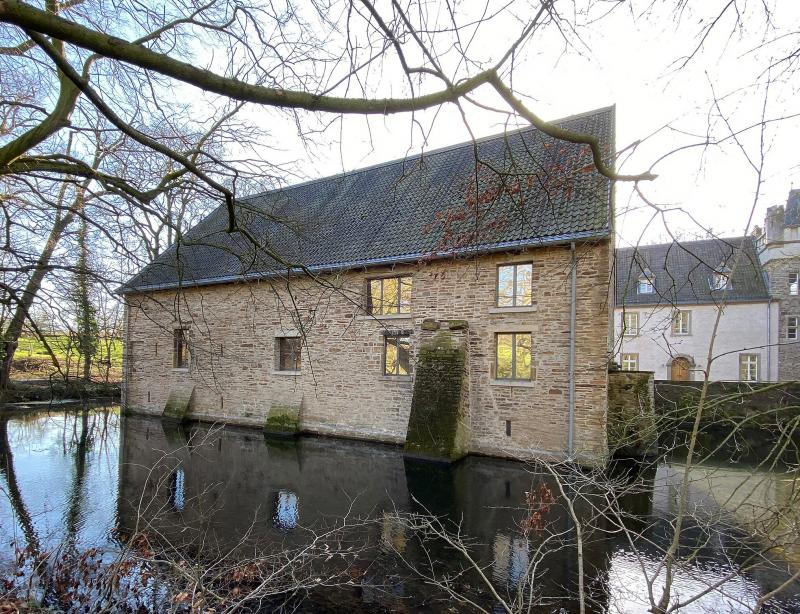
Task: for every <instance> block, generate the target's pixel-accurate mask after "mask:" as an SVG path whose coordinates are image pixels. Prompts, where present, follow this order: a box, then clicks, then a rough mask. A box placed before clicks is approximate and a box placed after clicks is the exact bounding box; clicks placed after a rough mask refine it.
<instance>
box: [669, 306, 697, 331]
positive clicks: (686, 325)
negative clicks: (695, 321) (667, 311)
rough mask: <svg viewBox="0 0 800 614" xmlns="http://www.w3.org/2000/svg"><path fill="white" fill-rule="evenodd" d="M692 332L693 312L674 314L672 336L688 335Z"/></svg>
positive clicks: (677, 312)
mask: <svg viewBox="0 0 800 614" xmlns="http://www.w3.org/2000/svg"><path fill="white" fill-rule="evenodd" d="M691 332H692V312H691V311H675V312H673V314H672V334H673V335H688V334H690V333H691Z"/></svg>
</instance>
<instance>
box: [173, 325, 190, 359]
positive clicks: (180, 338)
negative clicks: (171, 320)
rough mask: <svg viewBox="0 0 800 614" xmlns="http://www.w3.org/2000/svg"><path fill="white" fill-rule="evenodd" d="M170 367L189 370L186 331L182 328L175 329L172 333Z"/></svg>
mask: <svg viewBox="0 0 800 614" xmlns="http://www.w3.org/2000/svg"><path fill="white" fill-rule="evenodd" d="M172 367H173V368H175V369H188V368H189V347H188V344H187V343H186V331H185V330H184V329H182V328H176V329H175V330H174V331H173V333H172Z"/></svg>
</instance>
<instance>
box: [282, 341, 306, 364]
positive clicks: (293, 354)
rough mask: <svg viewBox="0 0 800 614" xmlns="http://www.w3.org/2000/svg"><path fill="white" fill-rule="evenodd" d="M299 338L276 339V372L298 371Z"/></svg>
mask: <svg viewBox="0 0 800 614" xmlns="http://www.w3.org/2000/svg"><path fill="white" fill-rule="evenodd" d="M302 349H303V344H302V340H301V338H300V337H278V371H300V356H301V354H302Z"/></svg>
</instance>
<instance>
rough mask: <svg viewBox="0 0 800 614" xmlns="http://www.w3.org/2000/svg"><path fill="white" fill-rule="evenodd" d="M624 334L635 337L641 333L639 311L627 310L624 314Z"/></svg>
mask: <svg viewBox="0 0 800 614" xmlns="http://www.w3.org/2000/svg"><path fill="white" fill-rule="evenodd" d="M622 334H623V335H625V336H626V337H635V336H636V335H638V334H639V312H637V311H626V312H625V314H624V315H623V316H622Z"/></svg>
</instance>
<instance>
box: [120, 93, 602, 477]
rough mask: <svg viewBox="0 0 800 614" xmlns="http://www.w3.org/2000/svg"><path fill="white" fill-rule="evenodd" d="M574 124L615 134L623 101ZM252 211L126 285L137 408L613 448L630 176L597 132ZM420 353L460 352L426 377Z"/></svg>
mask: <svg viewBox="0 0 800 614" xmlns="http://www.w3.org/2000/svg"><path fill="white" fill-rule="evenodd" d="M560 124H561V125H562V126H564V127H566V128H568V129H571V130H575V131H580V132H582V133H588V134H590V135H594V136H595V137H596V138H597V139H598V140H599V143H600V145H601V149H602V151H606V152H613V151H614V109H613V108H605V109H600V110H597V111H593V112H590V113H586V114H582V115H577V116H573V117H570V118H567V119H564V120H561V121H560ZM235 214H236V221H237V224H238V228H239V230H237V231H234V232H229V231H228V226H229V218H228V213H227V211H226V208H225V207H224V206H222V207H220V208H219V209H217V210H215V211H214V212H213V213H211V214H210V215H209V216H208V217H207V218H206V219H204V220H203V221H202V222H200V223H199V224H198V225H197V226H196V227H194V228H193V229H192V230H190V231H189V232H188V233H186V234H185V235H184V236H183V237H182V239H181V240H180V242H179V243H178V244H176V245H173V246H172V247H170V248H169V249H168V250H166V251H165V252H164V253H163V254H162V255H161V256H160V257H159V258H157V259H156V260H155V261H154V262H153V263H152V264H150V265H148V266H147V267H146V268H145V269H144V270H143V271H141V272H140V273H139V274H138V275H136V276H135V277H134V278H132V279H131V280H130V281H129V282H128V283H127V284H126V286H125V287H124V288H123V293H124V295H125V299H126V348H127V350H126V364H125V392H124V403H125V405H126V407H127V408H128V409H129V410H132V411H138V412H144V413H149V414H158V415H160V414H162V413H163V412H164V411H165V408H166V409H167V411H170V408H172V407H173V406H177V405H180V406H182V407H184V408H185V409H188V414H187V415H188V416H189V417H191V418H194V419H200V420H207V421H223V422H227V423H238V424H245V425H253V426H263V425H264V424H265V422H266V421H267V420H268V418H269V420H272V419H273V418H275V421H276V422H279V421H280V420H282V419H283V418H284V417H285V418H286V420H287V425H288V423H289V422H292V421H293V420H295V419H296V420H299V429H300V430H302V431H304V432H313V433H322V434H330V435H338V436H345V437H353V438H363V439H373V440H381V441H387V442H396V443H402V442H404V441H405V440H406V434H407V432H408V429H409V422H410V420H412V419H413V418H414V416H415V415H416V416H418V417H419V415H422V419H418V420H417V421H416V423H415V424H417V425H418V426H419V425H420V424H422V425H423V426H424V425H426V424H427V425H431V426H432V427H433V426H434V425H435V424H436V423H437V421H439V420H440V419H441V418H442V412H444V413H445V414H447V416H446V417H447V419H448V420H449V419H450V418H452V420H451V422H449V423H448V428H449V429H451V431H452V432H453V433H457V435H453V439H457V440H458V441H457V442H456V443H453V442H451V446H455V448H457V449H455V452H453V453H452V454H449V455H448V456H449V457H454V456H458V455H460V454H463V453H467V452H474V453H484V454H491V455H501V456H524V457H529V456H532V455H536V454H546V455H552V456H564V455H571V456H574V457H576V458H578V459H582V460H586V461H589V462H591V461H595V460H598V459H602V458H604V457H605V455H606V452H607V442H606V430H605V424H606V407H607V386H608V373H607V364H608V356H609V349H610V341H611V328H612V326H611V314H610V309H609V305H610V300H609V279H611V275H612V270H611V269H612V267H611V264H612V258H613V243H614V241H613V191H612V186H611V182H610V181H609V180H607V179H606V178H604V177H602V176H601V175H600V174H599V173H597V172H596V171H595V169H594V166H593V164H592V157H591V152H590V150H589V148H588V147H587V146H582V145H576V144H570V143H565V142H561V141H557V140H555V139H552V138H550V137H548V136H546V135H544V134H543V133H541V132H539V131H538V130H536V129H532V128H528V129H523V130H520V131H515V132H508V133H505V134H501V135H498V136H495V137H491V138H486V139H482V140H479V141H478V142H477V143H472V142H470V143H465V144H462V145H457V146H454V147H450V148H446V149H442V150H438V151H432V152H427V153H425V154H423V155H421V156H416V157H409V158H405V159H402V160H397V161H395V162H390V163H386V164H381V165H377V166H373V167H370V168H366V169H361V170H357V171H353V172H348V173H345V174H342V175H338V176H334V177H329V178H325V179H320V180H316V181H311V182H307V183H303V184H299V185H295V186H291V187H288V188H285V189H281V190H275V191H271V192H266V193H263V194H259V195H256V196H253V197H249V198H246V199H243V200H241V201H239V202H238V203H237V204H236V209H235ZM422 350H425V352H427V353H426V356H428V357H430V356H434V357H436V356H437V355H439V354H437V353H440V354H441V356H445V355H447V356H456V357H460V358H461V359H460V361H459V360H455V361H451V362H447V363H442V364H448V365H455V366H450V367H447V368H444V369H442V370H441V372H438V371H436V373H435V374H434V376H431V374H430V373H428V374H427V377H425V378H421V377H420V378H417V373H416V368H417V358H418V356H419V355H420V352H421V351H422ZM430 363H431V361H430V360H429V361H427V362H426V363H425V364H426V365H429V364H430ZM433 363H434V364H433V366H432V367H431V366H426V367H425V368H433V369H436V368H437V366H436V364H435V363H436V361H435V360H434V361H433ZM437 378H440V380H441V382H442V385H441V386H436V385H433V386H431V382H434V383H435V382H436V381H437ZM423 380H424V381H426V382H428V384H427V385H428V386H429V388H427V389H424V390H419V389H417V388H415V385H416V382H417V381H423ZM448 396H449V397H450V398H449V399H448V398H442V397H448ZM454 399H455V400H454ZM442 408H444V409H442ZM451 410H452V414H450V413H448V412H451ZM416 412H428V413H423V414H417V413H416ZM412 422H413V420H412ZM417 430H419V429H417ZM423 430H424V429H423ZM406 443H407V444H408V442H406Z"/></svg>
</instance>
